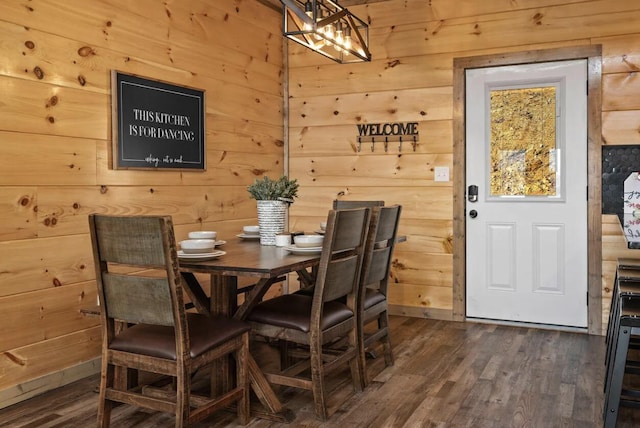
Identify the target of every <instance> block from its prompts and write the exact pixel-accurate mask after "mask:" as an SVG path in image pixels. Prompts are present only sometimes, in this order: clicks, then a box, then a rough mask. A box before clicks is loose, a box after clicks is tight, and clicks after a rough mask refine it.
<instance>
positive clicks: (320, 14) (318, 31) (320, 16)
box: [313, 7, 324, 40]
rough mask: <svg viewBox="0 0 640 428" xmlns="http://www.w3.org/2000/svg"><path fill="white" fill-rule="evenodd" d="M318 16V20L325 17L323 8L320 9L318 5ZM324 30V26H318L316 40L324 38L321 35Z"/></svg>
mask: <svg viewBox="0 0 640 428" xmlns="http://www.w3.org/2000/svg"><path fill="white" fill-rule="evenodd" d="M317 16H318V21H322V19H323V18H324V14H323V13H322V9H320V7H318V14H317ZM318 21H316V22H318ZM323 32H324V28H322V27H318V28H316V33H318V34H314V35H313V37H314V38H315V39H316V40H322V37H321V36H320V34H322V33H323Z"/></svg>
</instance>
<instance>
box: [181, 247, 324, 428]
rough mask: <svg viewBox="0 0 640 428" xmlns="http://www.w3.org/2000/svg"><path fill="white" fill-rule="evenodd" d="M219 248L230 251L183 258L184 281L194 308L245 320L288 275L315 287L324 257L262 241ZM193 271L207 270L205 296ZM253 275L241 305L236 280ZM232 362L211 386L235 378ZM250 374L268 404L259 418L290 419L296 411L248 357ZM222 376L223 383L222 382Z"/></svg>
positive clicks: (222, 385) (219, 367)
mask: <svg viewBox="0 0 640 428" xmlns="http://www.w3.org/2000/svg"><path fill="white" fill-rule="evenodd" d="M219 249H221V250H223V251H225V252H226V254H224V255H222V256H220V257H218V258H215V259H212V260H193V259H188V260H184V259H180V262H179V263H180V271H181V274H182V277H183V278H184V280H185V284H184V285H185V287H184V289H185V291H186V292H187V294H188V295H189V297H190V299H191V301H192V302H193V304H194V306H195V308H196V310H198V312H200V313H204V314H216V315H224V316H228V317H233V318H236V319H245V318H246V316H247V314H248V313H249V312H250V311H251V309H252V308H253V307H255V305H257V304H258V303H260V301H261V300H262V298H263V297H264V295H265V294H266V292H267V291H268V290H269V288H270V287H271V286H272V285H273V284H275V283H278V282H281V281H283V280H284V279H285V278H286V276H287V274H289V273H293V272H295V273H297V274H298V277H299V279H300V281H301V283H302V285H303V286H304V285H311V284H312V281H313V275H312V274H311V273H310V272H309V271H308V269H309V268H314V267H315V266H317V265H318V263H319V261H320V253H317V252H316V253H308V254H302V255H299V254H298V255H294V254H291V253H290V252H289V251H287V250H285V249H284V248H281V247H275V246H268V245H260V242H259V240H257V239H256V240H241V239H239V238H238V239H231V240H229V241H227V242H226V243H225V244H224V245H223V246H222V247H219ZM195 274H209V275H210V278H211V284H210V290H211V291H210V293H209V295H207V293H206V292H205V289H204V288H203V287H202V286H201V284H200V282H199V281H198V279H197V278H196V275H195ZM241 277H246V278H254V279H255V280H256V282H255V284H252V285H250V286H249V287H247V288H248V291H247V292H246V293H244V294H245V297H244V302H243V303H242V304H241V305H238V304H237V301H238V279H239V278H241ZM229 366H230V364H228V362H222V361H221V362H220V363H218V364H217V365H216V366H215V367H214V368H213V370H214V373H215V374H217V375H218V376H212V388H215V389H216V390H221V389H224V388H227V387H228V384H225V379H227V381H228V380H229V379H231V376H230V367H229ZM249 377H250V379H251V388H252V390H253V391H254V392H255V394H256V396H257V397H258V399H259V400H260V402H261V403H262V404H263V406H264V408H265V409H264V410H263V411H257V412H256V411H254V410H253V409H252V412H253V414H254V415H255V416H258V417H265V418H267V419H272V420H277V421H281V422H290V421H291V420H293V418H294V417H295V415H293V413H292V412H291V411H290V410H289V409H287V408H285V407H284V406H283V405H282V403H281V402H280V400H279V399H278V397H277V396H276V395H275V393H274V391H273V389H272V388H271V385H270V384H269V382H268V381H267V379H266V378H265V376H264V373H263V372H262V370H261V369H260V367H259V366H258V364H257V363H256V361H255V359H254V358H253V357H252V356H251V355H249ZM219 379H223V381H222V382H218V380H219Z"/></svg>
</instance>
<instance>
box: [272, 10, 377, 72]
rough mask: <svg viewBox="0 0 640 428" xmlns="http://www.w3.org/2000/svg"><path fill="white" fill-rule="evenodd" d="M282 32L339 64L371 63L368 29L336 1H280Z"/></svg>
mask: <svg viewBox="0 0 640 428" xmlns="http://www.w3.org/2000/svg"><path fill="white" fill-rule="evenodd" d="M280 1H281V2H282V4H283V8H282V26H283V30H282V33H283V35H284V36H285V37H287V38H289V39H291V40H293V41H295V42H297V43H300V44H301V45H303V46H306V47H308V48H309V49H311V50H313V51H316V52H318V53H319V54H321V55H324V56H326V57H327V58H330V59H332V60H334V61H336V62H339V63H341V64H346V63H352V62H362V61H371V53H370V52H369V26H368V25H367V24H366V23H365V22H364V21H362V20H361V19H360V18H358V17H357V16H355V15H353V14H352V13H351V12H349V11H348V10H347V9H345V8H343V7H341V6H340V5H339V4H338V1H337V0H280Z"/></svg>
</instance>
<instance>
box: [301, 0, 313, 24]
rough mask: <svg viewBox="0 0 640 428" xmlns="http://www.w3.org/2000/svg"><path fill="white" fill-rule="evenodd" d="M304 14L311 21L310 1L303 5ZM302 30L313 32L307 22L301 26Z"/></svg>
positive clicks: (311, 9) (311, 6) (311, 7)
mask: <svg viewBox="0 0 640 428" xmlns="http://www.w3.org/2000/svg"><path fill="white" fill-rule="evenodd" d="M304 13H305V14H306V15H307V16H308V17H309V18H310V19H312V20H313V5H312V4H311V1H310V0H307V2H306V3H305V4H304ZM302 30H303V31H311V30H313V26H312V25H311V24H309V23H307V22H305V23H304V24H303V25H302Z"/></svg>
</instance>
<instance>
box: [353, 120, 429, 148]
mask: <svg viewBox="0 0 640 428" xmlns="http://www.w3.org/2000/svg"><path fill="white" fill-rule="evenodd" d="M357 127H358V151H360V150H361V148H362V143H371V151H372V152H373V151H374V146H375V143H382V144H383V145H384V151H385V152H386V151H387V150H388V147H389V142H394V141H397V142H399V145H398V150H399V151H402V143H403V141H406V142H410V143H411V145H412V146H413V151H414V152H415V151H416V145H417V144H418V140H419V139H420V133H419V132H418V122H404V123H402V122H388V123H363V124H358V125H357Z"/></svg>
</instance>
